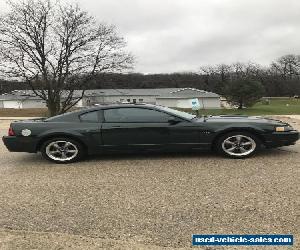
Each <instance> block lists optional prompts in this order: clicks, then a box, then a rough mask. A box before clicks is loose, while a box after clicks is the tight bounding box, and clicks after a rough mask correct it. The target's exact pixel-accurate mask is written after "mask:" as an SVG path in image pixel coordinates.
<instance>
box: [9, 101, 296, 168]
mask: <svg viewBox="0 0 300 250" xmlns="http://www.w3.org/2000/svg"><path fill="white" fill-rule="evenodd" d="M298 139H299V133H298V131H296V130H295V129H293V128H292V127H291V126H290V125H289V124H287V123H284V122H282V121H278V120H273V119H268V118H263V117H247V116H202V117H196V116H195V115H192V114H189V113H185V112H182V111H178V110H174V109H170V108H167V107H163V106H157V105H150V104H112V105H103V106H97V107H92V108H86V109H82V110H79V111H74V112H69V113H66V114H63V115H58V116H55V117H51V118H47V119H38V120H26V121H16V122H13V123H11V125H10V128H9V131H8V136H4V137H3V142H4V144H5V145H6V147H7V149H8V150H9V151H13V152H29V153H36V152H41V154H42V155H43V156H44V157H45V158H46V159H48V160H50V161H53V162H56V163H69V162H74V161H77V160H79V159H81V158H83V157H84V156H86V155H89V154H101V153H104V152H119V151H130V152H136V153H137V152H141V151H185V150H188V151H190V150H197V149H198V150H201V149H202V150H207V149H209V150H214V151H216V152H218V153H220V154H223V155H225V156H228V157H232V158H245V157H249V156H251V155H253V154H255V152H257V151H258V150H259V149H260V148H262V147H265V148H272V147H280V146H287V145H292V144H295V143H296V141H297V140H298Z"/></svg>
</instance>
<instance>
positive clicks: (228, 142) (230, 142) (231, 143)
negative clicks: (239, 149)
mask: <svg viewBox="0 0 300 250" xmlns="http://www.w3.org/2000/svg"><path fill="white" fill-rule="evenodd" d="M225 143H226V144H230V145H234V142H232V141H229V140H227V141H225Z"/></svg>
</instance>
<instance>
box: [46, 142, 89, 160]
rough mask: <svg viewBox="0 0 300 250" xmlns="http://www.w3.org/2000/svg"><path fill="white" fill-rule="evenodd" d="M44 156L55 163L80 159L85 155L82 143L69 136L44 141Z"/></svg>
mask: <svg viewBox="0 0 300 250" xmlns="http://www.w3.org/2000/svg"><path fill="white" fill-rule="evenodd" d="M41 153H42V155H43V157H44V158H45V159H47V160H49V161H52V162H55V163H71V162H75V161H78V160H79V159H81V158H82V157H83V155H84V149H83V147H82V145H81V144H80V143H78V142H77V141H75V140H72V139H68V138H53V139H50V140H48V141H46V142H44V143H43V145H42V147H41Z"/></svg>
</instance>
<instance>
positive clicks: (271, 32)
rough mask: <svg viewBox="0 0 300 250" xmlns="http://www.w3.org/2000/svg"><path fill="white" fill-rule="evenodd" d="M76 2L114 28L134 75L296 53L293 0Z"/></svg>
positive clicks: (299, 18) (297, 21)
mask: <svg viewBox="0 0 300 250" xmlns="http://www.w3.org/2000/svg"><path fill="white" fill-rule="evenodd" d="M0 1H1V2H2V3H3V2H4V0H0ZM61 1H63V0H61ZM71 1H72V0H70V2H71ZM74 2H75V1H74ZM78 2H79V5H80V6H81V7H82V8H84V9H86V10H87V11H89V12H90V13H91V14H93V15H94V16H95V17H97V19H98V20H99V21H105V22H107V23H112V24H115V25H116V26H117V28H118V31H119V33H120V34H121V35H122V36H124V37H125V39H126V40H127V43H128V49H129V50H130V51H132V53H133V54H134V55H135V56H136V59H137V63H136V67H135V71H136V72H143V73H159V72H175V71H176V72H181V71H196V70H197V69H198V68H199V67H200V66H201V65H207V64H217V63H231V62H235V61H245V62H247V61H254V62H258V63H261V64H264V65H268V64H269V63H270V62H271V61H272V60H274V59H276V58H277V57H279V56H281V55H284V54H290V53H295V54H300V1H299V0H78Z"/></svg>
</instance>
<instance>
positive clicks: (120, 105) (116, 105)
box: [81, 103, 160, 111]
mask: <svg viewBox="0 0 300 250" xmlns="http://www.w3.org/2000/svg"><path fill="white" fill-rule="evenodd" d="M132 107H139V108H145V107H149V108H159V107H160V106H159V105H154V104H149V103H114V104H107V105H101V104H100V105H97V106H93V107H87V108H84V109H81V111H83V110H84V111H93V110H101V109H110V108H132Z"/></svg>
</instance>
